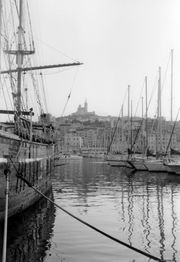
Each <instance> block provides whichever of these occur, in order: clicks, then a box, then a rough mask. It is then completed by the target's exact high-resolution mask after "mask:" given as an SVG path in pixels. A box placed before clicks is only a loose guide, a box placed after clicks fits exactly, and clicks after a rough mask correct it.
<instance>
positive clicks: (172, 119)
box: [171, 49, 173, 122]
mask: <svg viewBox="0 0 180 262" xmlns="http://www.w3.org/2000/svg"><path fill="white" fill-rule="evenodd" d="M172 121H173V49H171V122H172Z"/></svg>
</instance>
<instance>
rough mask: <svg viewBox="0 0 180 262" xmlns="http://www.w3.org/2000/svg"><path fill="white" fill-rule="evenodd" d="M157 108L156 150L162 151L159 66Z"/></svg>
mask: <svg viewBox="0 0 180 262" xmlns="http://www.w3.org/2000/svg"><path fill="white" fill-rule="evenodd" d="M157 103H158V109H157V121H158V123H157V124H158V132H157V135H158V141H157V147H158V148H157V151H156V153H159V152H161V151H162V123H161V122H162V119H161V67H159V79H158V99H157Z"/></svg>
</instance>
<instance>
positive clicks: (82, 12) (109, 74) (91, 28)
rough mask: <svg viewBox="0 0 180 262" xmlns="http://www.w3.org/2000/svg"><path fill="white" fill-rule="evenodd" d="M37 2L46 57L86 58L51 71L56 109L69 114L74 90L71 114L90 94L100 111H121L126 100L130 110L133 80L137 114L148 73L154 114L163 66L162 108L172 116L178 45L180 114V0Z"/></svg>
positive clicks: (92, 106) (39, 42) (38, 33)
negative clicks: (171, 59) (129, 102)
mask: <svg viewBox="0 0 180 262" xmlns="http://www.w3.org/2000/svg"><path fill="white" fill-rule="evenodd" d="M29 6H30V12H31V20H32V27H33V33H34V41H35V45H36V47H37V50H38V51H39V53H38V55H39V63H41V64H56V63H66V62H74V61H80V62H82V63H83V65H81V66H79V67H76V68H75V67H74V68H73V67H71V68H68V69H63V70H62V69H61V70H59V69H55V70H48V71H46V72H44V77H45V80H44V81H45V89H46V94H47V104H48V110H49V112H50V113H51V114H52V115H54V116H56V117H58V116H61V115H62V113H63V109H64V107H65V104H66V101H67V97H68V95H69V93H70V92H71V97H70V99H69V101H68V103H67V107H66V109H65V112H64V115H69V114H71V113H73V112H75V111H76V110H77V107H78V105H79V104H81V105H83V104H84V101H85V100H86V99H87V102H88V109H89V111H95V112H96V114H98V115H112V116H118V115H119V112H120V109H121V106H122V104H124V115H127V96H126V97H125V95H126V93H127V87H128V85H130V100H131V101H132V103H131V104H132V112H133V113H132V114H133V115H141V114H142V105H141V102H138V101H139V99H141V97H142V96H143V97H144V95H145V91H144V89H143V88H144V78H145V76H146V75H147V79H148V100H150V98H151V95H152V94H153V98H152V100H151V103H150V107H149V109H148V114H149V116H154V115H155V114H156V108H157V105H156V104H157V86H158V68H159V67H161V71H162V84H163V87H162V114H163V115H164V116H165V117H166V118H167V119H169V118H170V101H171V99H170V86H171V85H170V83H171V70H170V69H171V64H170V51H171V49H173V50H174V56H173V58H174V59H173V118H175V117H176V114H177V111H178V107H179V100H180V99H179V98H180V73H179V69H180V15H179V14H180V1H179V0H51V1H49V0H31V1H29ZM142 90H143V92H142ZM153 90H154V91H153ZM144 101H145V98H144ZM144 107H145V105H144ZM136 109H137V110H136ZM144 110H145V109H144Z"/></svg>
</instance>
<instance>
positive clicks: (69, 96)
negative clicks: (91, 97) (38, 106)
mask: <svg viewBox="0 0 180 262" xmlns="http://www.w3.org/2000/svg"><path fill="white" fill-rule="evenodd" d="M77 72H78V68H77V70H76V73H75V75H74V78H73V82H72V87H71V90H70V93H69V95H68V97H67V100H66V103H65V105H64V108H63V111H62V114H61V117H63V116H64V113H65V110H66V107H67V105H68V102H69V99H70V98H71V93H72V89H73V87H74V84H75V79H76V77H77Z"/></svg>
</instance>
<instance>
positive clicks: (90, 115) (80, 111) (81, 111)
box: [70, 100, 97, 121]
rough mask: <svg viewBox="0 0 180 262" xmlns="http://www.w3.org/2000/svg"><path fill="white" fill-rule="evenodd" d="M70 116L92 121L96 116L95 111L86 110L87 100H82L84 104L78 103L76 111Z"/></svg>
mask: <svg viewBox="0 0 180 262" xmlns="http://www.w3.org/2000/svg"><path fill="white" fill-rule="evenodd" d="M70 117H72V118H75V119H77V120H79V121H88V120H89V121H92V120H93V121H94V120H95V119H96V118H97V116H96V114H95V112H94V111H93V112H88V103H87V100H85V102H84V106H81V105H79V106H78V108H77V111H76V112H75V113H73V114H71V116H70Z"/></svg>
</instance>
